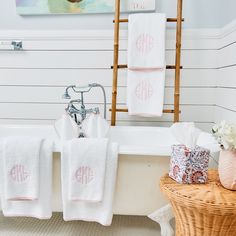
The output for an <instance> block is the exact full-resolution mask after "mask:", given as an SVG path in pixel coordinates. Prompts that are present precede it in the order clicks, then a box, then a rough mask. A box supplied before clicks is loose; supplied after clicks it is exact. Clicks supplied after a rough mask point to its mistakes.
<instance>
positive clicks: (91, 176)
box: [67, 138, 108, 202]
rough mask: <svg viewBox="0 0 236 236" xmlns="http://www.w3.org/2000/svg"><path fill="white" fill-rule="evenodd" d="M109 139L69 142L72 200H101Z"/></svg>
mask: <svg viewBox="0 0 236 236" xmlns="http://www.w3.org/2000/svg"><path fill="white" fill-rule="evenodd" d="M107 142H108V140H107V139H90V138H89V139H88V138H80V139H73V140H71V142H69V149H70V151H69V156H68V157H67V160H68V162H69V166H68V167H69V169H68V170H67V172H68V176H69V185H68V187H69V191H68V194H69V195H68V198H69V200H71V201H89V202H100V201H102V198H103V193H104V181H105V170H106V159H107Z"/></svg>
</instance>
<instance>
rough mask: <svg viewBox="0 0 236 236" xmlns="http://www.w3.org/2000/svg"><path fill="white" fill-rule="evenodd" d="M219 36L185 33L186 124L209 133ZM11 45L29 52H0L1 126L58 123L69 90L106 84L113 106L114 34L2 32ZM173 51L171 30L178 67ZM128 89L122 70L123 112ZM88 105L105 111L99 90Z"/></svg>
mask: <svg viewBox="0 0 236 236" xmlns="http://www.w3.org/2000/svg"><path fill="white" fill-rule="evenodd" d="M126 35H127V32H126V31H122V32H121V49H120V50H121V53H120V63H121V64H125V62H126V45H127V36H126ZM218 36H219V35H218V30H186V31H184V33H183V51H182V65H183V66H184V69H183V70H182V79H181V110H182V114H181V121H195V122H196V123H197V125H198V126H199V127H201V128H203V129H205V130H209V129H210V127H211V126H212V124H213V122H214V111H215V90H216V74H217V69H216V68H217V54H218V51H219V50H218V49H219V48H218V45H219V37H218ZM12 39H21V40H22V41H23V46H24V50H23V51H19V52H14V51H0V123H20V124H22V123H23V124H26V123H27V124H28V123H30V124H32V123H33V124H41V123H43V124H45V123H53V122H54V120H55V119H57V118H58V117H60V115H61V114H62V113H63V110H64V108H65V106H66V101H65V100H62V99H61V96H62V94H63V92H64V88H65V87H66V86H67V85H70V84H82V85H84V84H88V83H90V82H98V83H101V84H103V85H104V86H105V88H106V92H107V97H108V103H109V104H110V103H111V85H112V70H111V69H110V66H111V64H112V59H113V46H112V45H113V32H112V31H79V32H75V31H61V32H59V31H54V32H52V31H42V32H40V31H35V32H34V31H29V32H27V31H2V32H0V41H1V40H2V41H8V40H9V41H10V40H12ZM232 47H233V45H232ZM234 47H235V48H236V46H234ZM174 48H175V32H174V31H173V30H169V31H168V34H167V49H166V55H167V64H174V58H175V50H174ZM225 50H227V49H225ZM235 63H236V61H235ZM231 69H232V68H231ZM222 71H223V69H222ZM173 78H174V71H170V70H168V72H167V80H166V94H165V107H166V108H172V107H173V93H174V87H173V85H174V79H173ZM125 86H126V71H125V70H121V71H120V76H119V90H118V92H119V93H118V103H119V106H121V107H124V106H125V97H126V87H125ZM224 91H225V90H224ZM235 91H236V90H235ZM85 99H86V100H85V101H86V103H88V106H94V105H96V106H99V107H101V109H102V94H101V93H100V91H99V90H94V91H93V92H91V94H89V95H88V96H86V98H85ZM223 105H224V104H222V106H223ZM108 107H110V105H108ZM108 118H109V119H110V113H108ZM172 120H173V115H171V114H165V115H164V116H163V117H162V118H159V119H158V118H150V119H148V118H139V117H130V116H128V115H127V114H126V113H118V121H119V122H118V124H120V125H170V124H171V123H172Z"/></svg>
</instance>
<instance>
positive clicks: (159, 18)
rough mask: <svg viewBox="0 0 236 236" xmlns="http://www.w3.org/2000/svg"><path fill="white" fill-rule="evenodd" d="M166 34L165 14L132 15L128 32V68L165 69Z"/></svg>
mask: <svg viewBox="0 0 236 236" xmlns="http://www.w3.org/2000/svg"><path fill="white" fill-rule="evenodd" d="M165 34H166V15H165V14H160V13H142V14H140V13H139V14H130V15H129V32H128V68H129V69H140V68H142V69H157V68H164V66H165Z"/></svg>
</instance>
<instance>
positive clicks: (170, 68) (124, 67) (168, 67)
mask: <svg viewBox="0 0 236 236" xmlns="http://www.w3.org/2000/svg"><path fill="white" fill-rule="evenodd" d="M113 68H114V66H111V69H113ZM126 68H128V66H127V65H118V69H126ZM175 68H176V66H172V65H167V66H166V69H167V70H175ZM180 69H183V66H180Z"/></svg>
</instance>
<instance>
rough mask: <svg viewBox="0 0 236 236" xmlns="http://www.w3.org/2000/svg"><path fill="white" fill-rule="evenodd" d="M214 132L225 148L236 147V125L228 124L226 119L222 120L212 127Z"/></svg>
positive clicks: (231, 148)
mask: <svg viewBox="0 0 236 236" xmlns="http://www.w3.org/2000/svg"><path fill="white" fill-rule="evenodd" d="M212 132H213V134H214V136H215V138H216V140H217V141H218V143H219V144H220V145H221V146H223V148H224V149H225V150H233V149H236V125H235V124H228V123H227V122H226V121H222V122H220V123H219V124H216V125H214V126H213V128H212Z"/></svg>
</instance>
